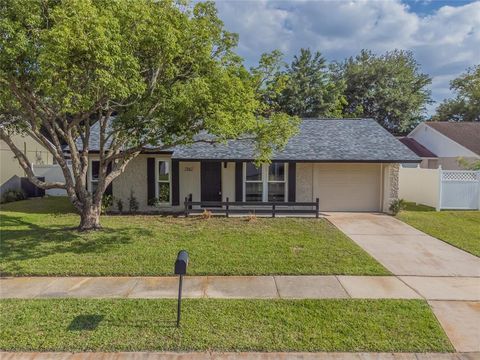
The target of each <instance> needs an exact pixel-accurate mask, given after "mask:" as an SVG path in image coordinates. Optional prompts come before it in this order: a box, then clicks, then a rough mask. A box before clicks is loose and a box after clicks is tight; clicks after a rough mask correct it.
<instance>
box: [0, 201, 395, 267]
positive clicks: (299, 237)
mask: <svg viewBox="0 0 480 360" xmlns="http://www.w3.org/2000/svg"><path fill="white" fill-rule="evenodd" d="M78 222H79V217H78V215H76V214H75V213H74V212H73V209H72V207H71V206H70V205H69V203H68V200H67V199H65V198H45V199H33V200H26V201H19V202H16V203H10V204H6V205H2V207H1V211H0V224H1V225H0V229H1V237H2V241H1V244H0V271H1V272H2V273H3V274H4V275H7V274H8V275H15V276H20V275H93V276H95V275H171V274H172V272H173V263H174V260H175V257H176V254H177V252H178V251H179V250H181V249H186V250H187V251H188V252H189V253H190V259H191V261H190V266H189V274H191V275H209V274H216V275H266V274H296V275H299V274H349V275H385V274H389V273H388V271H387V270H386V269H385V268H383V267H382V266H381V265H380V264H379V263H377V262H376V261H375V260H374V259H373V258H372V257H370V256H369V255H368V254H367V253H366V252H364V251H363V250H362V249H361V248H360V247H359V246H357V245H356V244H355V243H353V242H352V241H351V240H350V239H349V238H348V237H346V236H345V235H344V234H342V233H341V232H340V231H339V230H337V229H336V228H335V227H334V226H333V225H331V224H330V223H329V222H328V221H325V220H323V219H294V218H276V219H271V218H258V219H256V220H253V221H247V220H246V219H244V218H229V219H226V218H212V219H208V220H204V219H200V218H181V217H172V216H169V217H163V216H142V215H137V216H103V217H102V225H103V227H104V228H103V230H101V231H97V232H90V233H79V232H77V231H75V230H74V229H73V227H75V226H76V225H78Z"/></svg>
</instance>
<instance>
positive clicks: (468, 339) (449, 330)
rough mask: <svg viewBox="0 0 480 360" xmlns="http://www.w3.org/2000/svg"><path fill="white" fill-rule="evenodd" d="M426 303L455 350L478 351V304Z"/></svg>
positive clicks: (479, 331)
mask: <svg viewBox="0 0 480 360" xmlns="http://www.w3.org/2000/svg"><path fill="white" fill-rule="evenodd" d="M428 303H429V304H430V306H431V307H432V310H433V312H434V313H435V316H436V317H437V319H438V321H439V322H440V324H441V325H442V327H443V329H444V330H445V333H446V334H447V336H448V338H449V339H450V341H451V342H452V344H453V346H454V347H455V350H457V351H459V352H479V351H480V302H474V301H429V302H428Z"/></svg>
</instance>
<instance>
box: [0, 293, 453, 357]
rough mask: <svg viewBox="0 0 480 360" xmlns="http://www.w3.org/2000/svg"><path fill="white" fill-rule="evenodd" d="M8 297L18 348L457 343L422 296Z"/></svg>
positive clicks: (334, 347) (5, 320)
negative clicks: (179, 307)
mask: <svg viewBox="0 0 480 360" xmlns="http://www.w3.org/2000/svg"><path fill="white" fill-rule="evenodd" d="M175 309H176V302H175V301H174V300H120V299H117V300H85V299H83V300H80V299H63V300H38V299H37V300H4V301H2V302H0V312H1V314H2V316H1V318H0V349H1V350H9V351H12V350H15V351H135V350H170V351H179V350H183V351H187V350H192V351H194V350H197V351H207V350H208V351H210V350H216V351H381V352H393V351H395V352H404V351H405V352H446V351H453V348H452V346H451V344H450V342H449V340H448V339H447V337H446V335H445V333H444V332H443V330H442V329H441V327H440V326H439V324H438V322H437V320H436V319H435V316H434V315H433V313H432V312H431V310H430V309H429V307H428V305H427V303H426V302H424V301H420V300H218V299H187V300H185V301H184V306H183V318H182V324H181V327H180V329H177V328H176V327H175V323H174V320H175Z"/></svg>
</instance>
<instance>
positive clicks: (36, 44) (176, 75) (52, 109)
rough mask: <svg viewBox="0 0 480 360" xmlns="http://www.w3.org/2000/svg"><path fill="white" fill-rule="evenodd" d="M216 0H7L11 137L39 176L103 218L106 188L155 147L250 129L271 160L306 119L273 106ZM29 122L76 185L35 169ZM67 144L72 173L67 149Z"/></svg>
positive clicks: (2, 24)
mask: <svg viewBox="0 0 480 360" xmlns="http://www.w3.org/2000/svg"><path fill="white" fill-rule="evenodd" d="M236 44H237V36H236V35H235V34H232V33H230V32H228V31H227V30H226V29H225V28H224V26H223V23H222V22H221V21H220V19H219V18H218V16H217V12H216V9H215V6H214V4H213V3H212V2H199V3H196V4H195V5H190V4H189V3H186V2H185V1H179V2H176V1H173V0H155V1H154V0H62V1H48V2H47V1H29V0H3V1H2V2H1V3H0V114H1V115H0V138H1V139H2V140H4V141H6V142H7V144H8V145H9V146H10V148H11V149H12V151H13V152H14V153H15V155H16V156H17V158H18V160H19V162H20V164H21V165H22V167H23V168H24V170H25V171H26V173H27V174H28V176H29V178H30V179H31V181H32V182H33V183H34V184H35V185H37V186H39V187H42V188H46V189H48V188H55V187H56V188H63V189H65V190H66V191H67V193H68V196H69V197H70V199H71V201H72V203H73V204H74V206H75V207H76V208H77V209H78V210H79V212H81V213H82V224H84V226H83V228H85V229H86V228H94V227H96V226H98V213H99V207H100V201H101V199H102V196H103V193H104V191H105V189H106V187H107V186H108V185H109V184H110V183H111V182H112V180H113V179H114V178H115V177H117V176H118V175H119V174H120V173H122V172H123V170H124V169H125V167H126V165H127V164H128V162H129V161H131V159H133V158H135V157H136V156H137V155H138V154H139V153H140V152H141V151H142V149H144V147H145V146H147V145H149V146H153V147H154V148H156V149H165V148H169V147H172V146H174V145H178V144H189V143H192V142H194V141H195V139H194V136H195V135H196V134H198V133H199V132H201V131H207V132H208V133H210V134H212V135H213V136H214V138H213V139H212V141H225V140H227V139H234V138H237V137H239V136H249V137H251V138H253V139H254V140H255V143H256V145H257V156H258V158H259V159H260V160H264V161H265V160H268V158H269V156H270V154H271V152H272V151H273V150H274V149H275V148H279V147H282V146H283V145H284V144H285V143H286V141H287V139H288V137H289V136H291V135H292V134H293V133H294V131H295V128H296V124H297V119H296V118H294V117H291V116H288V115H286V114H283V113H281V112H278V111H267V110H268V105H266V104H265V103H263V100H262V97H261V95H260V94H259V93H258V92H257V91H256V89H257V88H258V87H259V85H258V83H259V82H262V81H263V79H261V78H260V76H253V75H251V74H250V73H249V72H248V71H247V70H246V69H245V68H244V67H243V65H242V62H241V59H240V58H239V56H237V55H236V54H235V52H234V48H235V46H236ZM95 124H96V125H98V127H99V129H100V154H99V160H100V173H99V183H98V187H97V190H96V191H95V193H93V194H92V193H90V192H88V191H87V190H86V187H85V184H86V176H87V169H88V156H89V146H90V144H89V137H90V136H89V135H90V131H91V128H92V126H93V125H95ZM15 132H24V133H27V134H28V135H30V136H32V137H33V138H35V139H37V141H39V142H40V143H41V144H43V145H44V146H45V147H46V148H47V149H48V150H49V151H50V152H51V153H52V154H53V156H54V158H55V159H56V161H57V162H58V164H59V165H60V166H61V168H62V171H63V174H64V176H65V183H45V182H42V181H40V180H38V179H36V178H35V177H34V174H33V173H32V170H31V164H30V163H29V161H28V159H27V158H26V156H25V155H24V154H23V153H22V152H21V151H20V149H18V148H15V146H14V144H13V142H12V141H11V139H10V136H11V135H12V134H13V133H15ZM65 145H67V146H68V148H69V151H70V154H69V156H70V157H71V162H72V173H70V171H69V169H68V167H67V160H66V155H65V154H64V152H63V149H64V146H65Z"/></svg>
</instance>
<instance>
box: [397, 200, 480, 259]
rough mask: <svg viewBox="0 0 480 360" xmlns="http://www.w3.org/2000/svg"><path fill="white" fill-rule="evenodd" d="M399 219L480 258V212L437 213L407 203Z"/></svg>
mask: <svg viewBox="0 0 480 360" xmlns="http://www.w3.org/2000/svg"><path fill="white" fill-rule="evenodd" d="M397 217H398V218H399V219H400V220H402V221H404V222H406V223H407V224H409V225H411V226H413V227H415V228H417V229H418V230H420V231H423V232H425V233H427V234H429V235H431V236H433V237H436V238H437V239H440V240H443V241H445V242H447V243H449V244H451V245H453V246H456V247H458V248H460V249H462V250H465V251H468V252H469V253H472V254H473V255H476V256H480V211H457V210H452V211H444V210H443V211H435V209H434V208H432V207H429V206H426V205H415V204H414V203H407V207H406V209H405V210H403V211H401V212H400V213H399V214H398V215H397Z"/></svg>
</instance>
